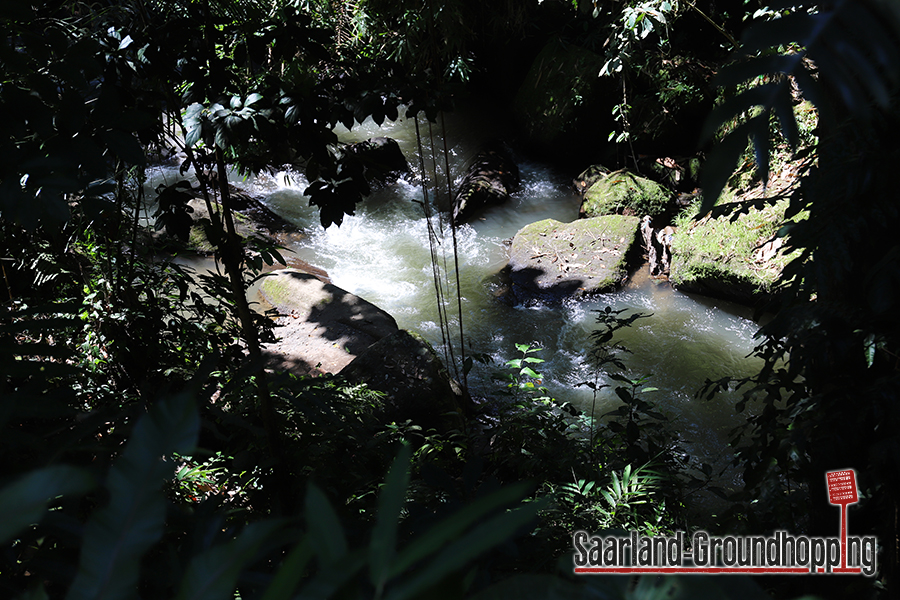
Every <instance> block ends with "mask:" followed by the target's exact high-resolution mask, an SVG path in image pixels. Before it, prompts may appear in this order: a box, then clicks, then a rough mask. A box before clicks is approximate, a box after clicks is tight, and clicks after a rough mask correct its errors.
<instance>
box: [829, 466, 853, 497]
mask: <svg viewBox="0 0 900 600" xmlns="http://www.w3.org/2000/svg"><path fill="white" fill-rule="evenodd" d="M825 481H826V482H827V483H828V502H829V503H830V504H840V505H841V506H846V505H847V504H856V503H857V502H859V496H858V495H857V493H856V471H854V470H853V469H844V470H843V471H830V472H828V473H825Z"/></svg>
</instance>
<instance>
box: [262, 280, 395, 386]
mask: <svg viewBox="0 0 900 600" xmlns="http://www.w3.org/2000/svg"><path fill="white" fill-rule="evenodd" d="M259 293H260V296H261V298H262V299H263V300H264V301H265V302H266V303H268V304H269V305H271V306H272V307H274V308H275V309H277V310H278V311H279V312H280V313H281V315H282V316H280V317H279V318H278V319H277V321H276V324H277V327H276V329H275V335H276V336H278V337H279V338H280V339H279V340H278V341H277V342H275V343H274V344H269V345H268V346H267V347H266V350H265V353H266V355H267V357H268V358H269V361H270V365H271V366H273V367H274V368H280V369H290V370H295V371H298V372H299V373H301V374H306V373H322V372H325V373H337V372H338V371H340V370H341V369H343V368H344V367H345V366H347V365H348V364H350V362H351V361H352V360H353V359H354V358H356V357H357V356H358V355H360V354H362V353H363V352H364V351H365V350H366V349H367V348H368V347H369V346H371V345H372V344H374V343H375V342H377V341H378V340H380V339H382V338H384V337H387V336H389V335H391V334H393V333H395V332H397V331H398V328H397V323H396V321H394V318H393V317H392V316H391V315H389V314H388V313H386V312H385V311H383V310H381V309H380V308H378V307H377V306H375V305H374V304H372V303H371V302H368V301H366V300H363V299H362V298H360V297H359V296H355V295H353V294H351V293H350V292H347V291H346V290H342V289H341V288H339V287H337V286H335V285H332V284H330V283H325V282H323V281H321V280H320V279H318V278H317V277H315V276H314V275H310V274H308V273H303V272H301V271H298V270H294V269H284V270H281V271H275V272H274V273H272V274H270V275H267V276H266V277H265V278H264V279H263V282H262V285H261V286H260V291H259Z"/></svg>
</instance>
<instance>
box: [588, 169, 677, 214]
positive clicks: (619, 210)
mask: <svg viewBox="0 0 900 600" xmlns="http://www.w3.org/2000/svg"><path fill="white" fill-rule="evenodd" d="M576 181H577V180H576ZM589 181H591V183H590V185H589V186H588V187H585V188H584V189H583V200H582V202H581V209H580V210H579V215H580V216H582V217H599V216H602V215H628V216H636V217H641V216H644V215H650V216H651V217H658V216H661V215H663V214H665V213H666V212H669V211H671V210H672V209H673V207H674V201H673V200H674V195H673V194H672V193H671V192H669V191H668V190H667V189H666V188H664V187H663V186H661V185H659V184H658V183H656V182H655V181H652V180H650V179H647V178H646V177H641V176H639V175H635V174H634V173H631V172H630V171H626V170H624V169H623V170H620V171H613V172H612V173H598V174H596V176H595V177H593V178H592V179H590V180H589Z"/></svg>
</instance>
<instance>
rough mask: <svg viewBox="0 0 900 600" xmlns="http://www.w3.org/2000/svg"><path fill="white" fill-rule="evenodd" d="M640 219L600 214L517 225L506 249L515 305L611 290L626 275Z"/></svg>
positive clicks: (619, 284)
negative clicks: (525, 301)
mask: <svg viewBox="0 0 900 600" xmlns="http://www.w3.org/2000/svg"><path fill="white" fill-rule="evenodd" d="M639 225H640V219H638V218H637V217H627V216H622V215H606V216H602V217H594V218H590V219H580V220H577V221H575V222H573V223H561V222H559V221H556V220H554V219H544V220H543V221H537V222H535V223H532V224H530V225H527V226H525V227H523V228H522V229H521V230H520V231H519V232H518V233H517V234H516V236H515V238H513V242H512V246H511V248H510V251H509V267H508V268H509V277H510V279H511V281H512V291H513V296H514V298H515V300H516V301H523V300H526V299H538V300H542V301H553V300H559V299H562V298H565V297H572V296H574V297H580V296H584V295H590V294H595V293H599V292H606V291H610V290H614V289H616V288H618V287H619V286H621V285H622V283H624V282H625V280H626V279H627V277H628V261H629V258H630V257H631V254H632V249H633V248H634V247H635V240H636V239H637V236H638V227H639Z"/></svg>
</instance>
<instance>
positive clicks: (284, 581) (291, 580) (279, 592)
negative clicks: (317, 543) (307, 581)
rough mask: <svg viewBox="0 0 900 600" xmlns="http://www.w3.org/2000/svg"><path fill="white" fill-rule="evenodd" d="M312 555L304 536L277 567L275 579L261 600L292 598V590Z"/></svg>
mask: <svg viewBox="0 0 900 600" xmlns="http://www.w3.org/2000/svg"><path fill="white" fill-rule="evenodd" d="M314 555H315V551H314V549H313V546H312V544H311V543H310V536H309V535H305V536H304V537H303V539H302V540H300V543H299V544H297V545H296V546H294V549H293V550H291V553H290V554H288V557H287V558H286V559H285V560H284V563H282V565H281V567H279V569H278V572H277V573H275V577H274V578H272V583H270V584H269V587H268V588H266V593H265V594H264V595H263V597H262V600H283V599H285V598H291V597H293V594H294V590H295V589H297V585H298V584H299V583H300V580H301V579H303V575H304V573H305V571H306V565H308V564H309V561H310V560H312V558H313V556H314Z"/></svg>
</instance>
